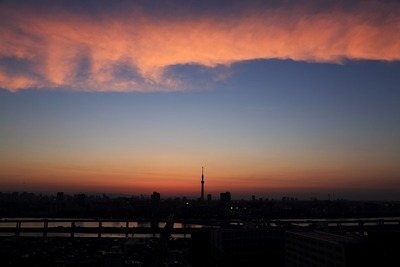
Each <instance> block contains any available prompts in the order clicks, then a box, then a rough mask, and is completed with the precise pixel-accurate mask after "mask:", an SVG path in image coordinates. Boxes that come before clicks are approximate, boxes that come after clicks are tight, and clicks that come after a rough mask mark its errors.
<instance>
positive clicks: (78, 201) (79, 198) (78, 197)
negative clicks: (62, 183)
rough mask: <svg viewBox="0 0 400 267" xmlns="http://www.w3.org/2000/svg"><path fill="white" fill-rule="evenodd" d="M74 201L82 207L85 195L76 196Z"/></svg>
mask: <svg viewBox="0 0 400 267" xmlns="http://www.w3.org/2000/svg"><path fill="white" fill-rule="evenodd" d="M75 200H76V202H77V203H78V204H79V205H81V206H83V205H85V201H86V195H85V194H76V195H75Z"/></svg>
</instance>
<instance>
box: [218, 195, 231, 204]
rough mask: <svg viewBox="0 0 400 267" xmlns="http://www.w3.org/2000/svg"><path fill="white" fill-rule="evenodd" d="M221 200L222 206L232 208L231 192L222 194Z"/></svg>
mask: <svg viewBox="0 0 400 267" xmlns="http://www.w3.org/2000/svg"><path fill="white" fill-rule="evenodd" d="M219 199H220V201H221V205H222V206H228V207H230V205H231V193H230V192H225V193H220V198H219Z"/></svg>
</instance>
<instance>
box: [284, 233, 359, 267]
mask: <svg viewBox="0 0 400 267" xmlns="http://www.w3.org/2000/svg"><path fill="white" fill-rule="evenodd" d="M361 243H362V239H360V238H355V237H348V236H343V235H337V234H333V233H327V232H320V231H299V232H295V231H286V232H285V261H286V262H285V266H288V267H291V266H293V267H296V266H338V267H339V266H343V267H344V266H365V264H364V263H365V262H363V260H364V259H365V257H363V256H362V254H363V253H362V250H361V248H362V247H363V246H362V245H361Z"/></svg>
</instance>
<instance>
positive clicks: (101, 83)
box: [0, 1, 400, 91]
mask: <svg viewBox="0 0 400 267" xmlns="http://www.w3.org/2000/svg"><path fill="white" fill-rule="evenodd" d="M320 2H321V1H309V2H307V3H308V4H307V5H304V6H303V5H300V4H297V5H293V6H290V7H286V6H283V5H280V6H271V7H269V8H257V7H254V6H253V7H248V8H242V9H241V10H240V12H239V11H238V12H237V13H232V14H228V15H225V16H223V15H219V14H218V13H217V12H205V11H204V12H201V13H198V14H193V16H189V15H187V16H180V17H179V16H176V17H172V16H170V17H168V16H166V15H163V14H162V13H159V14H158V16H156V15H154V14H155V12H153V13H152V14H151V13H150V12H148V11H146V10H144V9H142V8H139V7H136V6H134V5H133V4H132V5H127V6H126V8H125V9H124V10H123V11H121V12H123V13H122V14H117V13H115V12H109V13H107V12H106V11H107V10H104V12H103V13H102V12H98V13H96V14H95V15H89V14H90V12H89V11H88V12H72V11H71V9H62V8H60V7H59V8H56V9H54V8H53V9H54V10H53V9H51V8H50V9H49V10H48V11H46V10H40V9H34V8H33V9H32V8H31V7H29V5H25V6H21V7H18V8H17V7H16V5H14V6H12V5H7V4H6V3H4V4H3V6H2V8H1V9H0V17H1V19H0V35H1V36H2V41H1V42H0V87H2V88H5V89H8V90H11V91H15V90H18V89H23V88H67V89H73V90H87V91H154V90H156V91H171V90H182V89H183V88H185V87H186V86H187V85H185V84H183V81H181V80H179V78H177V76H175V75H174V74H173V72H165V70H166V69H167V68H168V67H171V66H174V65H179V64H196V65H202V66H205V67H210V68H212V67H215V66H217V65H219V64H223V65H230V64H232V63H235V62H240V61H244V60H252V59H271V58H278V59H292V60H300V61H309V62H334V63H339V62H342V61H343V60H345V59H369V60H388V61H391V60H399V59H400V35H399V34H398V33H399V32H400V16H399V14H400V4H399V3H398V2H395V1H393V2H390V1H386V2H384V1H359V2H358V1H357V2H354V3H353V4H352V5H346V6H344V2H337V3H336V4H331V5H330V6H328V7H325V8H318V7H319V5H318V4H321V3H320ZM333 3H334V2H333ZM340 3H341V4H342V5H343V6H341V5H340ZM177 9H178V11H176V12H177V15H179V14H183V13H184V11H185V10H182V9H184V8H178V7H177ZM171 10H172V9H171ZM192 12H193V11H192ZM10 65H12V67H10ZM20 65H21V66H23V67H20ZM216 77H218V75H216ZM216 79H217V78H216Z"/></svg>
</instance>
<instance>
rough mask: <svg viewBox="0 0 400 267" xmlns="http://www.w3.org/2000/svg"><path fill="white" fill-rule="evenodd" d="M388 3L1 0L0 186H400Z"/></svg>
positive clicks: (387, 196) (119, 189)
mask: <svg viewBox="0 0 400 267" xmlns="http://www.w3.org/2000/svg"><path fill="white" fill-rule="evenodd" d="M399 33H400V2H398V1H391V0H387V1H385V0H382V1H377V0H371V1H355V0H350V1H340V0H339V1H330V0H324V1H322V0H307V1H305V0H299V1H256V0H254V1H233V0H232V1H224V0H219V1H207V0H206V1H195V0H187V1H125V0H119V1H106V0H100V1H94V0H93V1H92V0H89V1H41V0H40V1H28V0H26V1H19V0H14V1H8V0H3V1H0V36H1V39H0V125H1V127H0V191H2V192H14V191H17V192H18V191H19V192H21V191H27V192H47V193H55V192H59V191H63V192H67V193H68V192H71V193H74V192H75V193H78V192H79V193H80V192H86V193H120V194H128V195H140V194H143V195H150V194H151V193H152V192H153V191H157V192H160V193H161V196H162V197H167V196H168V197H169V196H187V197H192V198H197V197H200V189H201V183H200V182H201V169H202V167H204V177H205V194H206V195H207V194H212V198H213V199H218V198H219V194H220V193H221V192H226V191H229V192H231V194H232V198H233V199H242V198H243V199H250V198H251V196H252V195H255V196H256V198H259V197H262V198H280V197H282V196H290V197H297V198H299V199H302V198H303V199H309V198H313V197H317V198H319V199H327V198H328V196H330V198H331V199H338V198H339V199H342V198H343V199H354V200H400V194H399V192H400V138H399V137H400V75H399V73H400V34H399Z"/></svg>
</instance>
